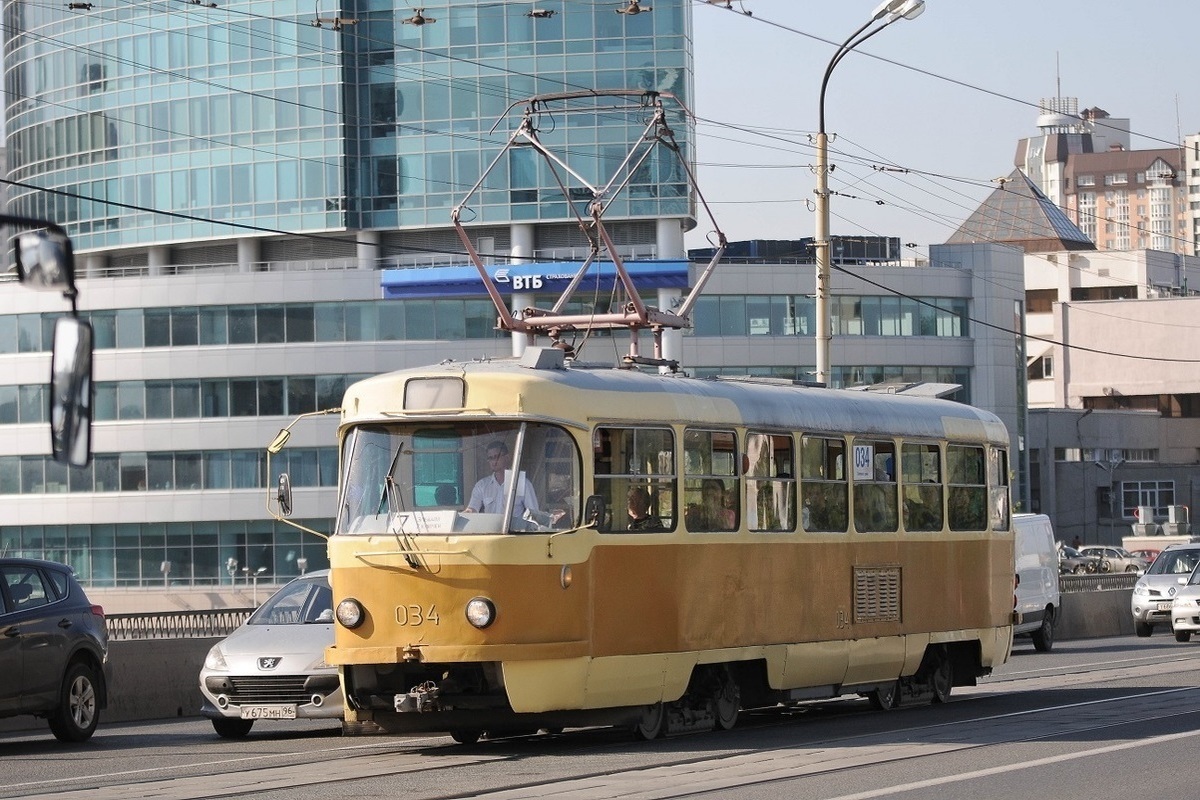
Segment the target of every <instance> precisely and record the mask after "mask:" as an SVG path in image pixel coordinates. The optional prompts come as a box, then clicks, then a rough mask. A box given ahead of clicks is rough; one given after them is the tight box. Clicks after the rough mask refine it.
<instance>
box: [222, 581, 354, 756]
mask: <svg viewBox="0 0 1200 800" xmlns="http://www.w3.org/2000/svg"><path fill="white" fill-rule="evenodd" d="M331 644H333V592H332V591H331V590H330V588H329V570H319V571H317V572H312V573H309V574H308V575H304V576H302V577H300V578H297V579H296V580H294V581H292V582H291V583H289V584H287V585H286V586H284V587H283V588H282V589H280V590H279V591H278V592H276V593H275V594H273V595H272V596H271V598H270V599H269V600H267V602H265V603H263V605H262V606H261V607H260V608H259V609H258V610H257V611H255V612H254V613H253V614H252V615H251V616H250V618H249V619H248V620H246V622H245V623H244V624H243V625H242V626H241V627H240V628H238V629H237V630H236V631H234V632H233V633H231V634H229V636H227V637H225V638H224V639H223V640H221V641H220V642H218V643H217V644H215V645H213V647H212V649H211V650H209V652H208V657H207V658H206V659H205V660H204V668H203V669H201V670H200V691H201V693H202V694H203V695H204V705H203V706H202V707H201V709H200V713H202V714H203V715H204V716H206V717H208V718H209V719H211V720H212V724H213V728H214V729H215V730H216V732H217V733H218V734H220V735H221V736H224V737H226V738H229V739H240V738H242V737H244V736H245V735H246V734H248V733H250V728H251V727H252V726H253V725H254V723H255V721H256V720H260V719H270V720H288V719H312V718H330V719H340V718H341V717H342V715H343V710H342V690H341V685H340V683H339V682H338V674H337V668H336V667H331V666H329V665H328V664H326V663H325V648H326V647H328V646H329V645H331Z"/></svg>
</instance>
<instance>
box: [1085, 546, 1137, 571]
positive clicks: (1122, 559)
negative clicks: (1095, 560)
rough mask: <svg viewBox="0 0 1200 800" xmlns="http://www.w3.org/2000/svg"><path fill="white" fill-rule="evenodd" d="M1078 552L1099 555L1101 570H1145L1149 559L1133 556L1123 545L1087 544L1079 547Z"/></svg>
mask: <svg viewBox="0 0 1200 800" xmlns="http://www.w3.org/2000/svg"><path fill="white" fill-rule="evenodd" d="M1079 552H1081V553H1083V554H1084V555H1087V556H1097V557H1099V559H1100V571H1101V572H1145V571H1146V568H1147V567H1149V566H1150V561H1147V560H1146V559H1144V558H1139V557H1138V556H1135V555H1134V554H1133V553H1131V552H1129V551H1128V550H1126V549H1125V548H1124V547H1113V546H1112V545H1102V544H1087V545H1084V546H1083V547H1081V548H1079Z"/></svg>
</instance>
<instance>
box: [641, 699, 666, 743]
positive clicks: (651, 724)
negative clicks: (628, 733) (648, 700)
mask: <svg viewBox="0 0 1200 800" xmlns="http://www.w3.org/2000/svg"><path fill="white" fill-rule="evenodd" d="M633 735H634V737H635V738H638V739H641V740H642V741H645V742H648V741H650V740H651V739H661V738H662V737H664V736H666V735H667V707H666V706H664V705H663V704H662V703H654V704H653V705H649V706H645V707H644V708H642V718H641V719H640V720H639V721H638V723H637V724H636V725H634V726H633Z"/></svg>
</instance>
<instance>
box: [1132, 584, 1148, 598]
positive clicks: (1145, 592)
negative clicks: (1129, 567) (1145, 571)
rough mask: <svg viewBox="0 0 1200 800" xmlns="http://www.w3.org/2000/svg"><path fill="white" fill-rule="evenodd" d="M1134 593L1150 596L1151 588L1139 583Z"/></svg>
mask: <svg viewBox="0 0 1200 800" xmlns="http://www.w3.org/2000/svg"><path fill="white" fill-rule="evenodd" d="M1133 593H1134V594H1137V595H1148V594H1150V587H1149V586H1147V585H1146V584H1144V583H1139V584H1138V585H1136V586H1134V587H1133Z"/></svg>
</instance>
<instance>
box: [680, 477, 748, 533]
mask: <svg viewBox="0 0 1200 800" xmlns="http://www.w3.org/2000/svg"><path fill="white" fill-rule="evenodd" d="M736 524H737V513H736V512H735V511H734V510H733V509H732V508H726V507H725V482H724V481H722V480H721V479H719V478H705V479H704V481H703V482H702V483H701V484H700V504H699V505H693V506H692V507H691V508H689V509H688V513H687V525H688V528H690V529H691V530H694V531H731V530H733V529H734V527H735V526H736Z"/></svg>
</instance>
